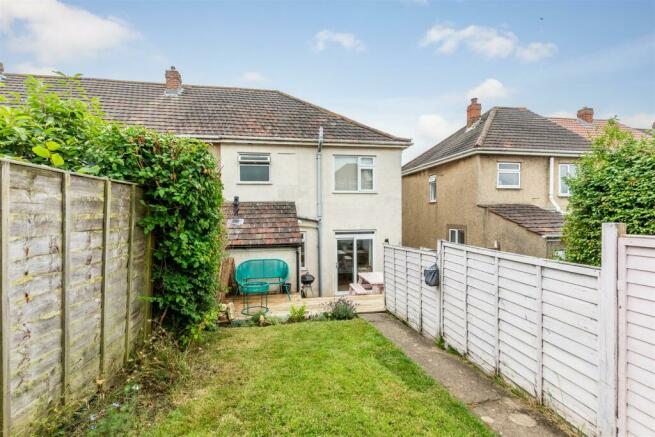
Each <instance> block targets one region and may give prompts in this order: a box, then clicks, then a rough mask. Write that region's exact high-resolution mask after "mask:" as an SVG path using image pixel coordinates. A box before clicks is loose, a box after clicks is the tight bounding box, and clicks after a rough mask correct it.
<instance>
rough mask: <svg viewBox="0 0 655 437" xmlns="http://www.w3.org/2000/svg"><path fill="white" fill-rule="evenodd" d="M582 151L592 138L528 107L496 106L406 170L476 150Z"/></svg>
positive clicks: (404, 171) (427, 152)
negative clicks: (575, 131)
mask: <svg viewBox="0 0 655 437" xmlns="http://www.w3.org/2000/svg"><path fill="white" fill-rule="evenodd" d="M480 149H484V150H490V151H492V152H493V151H494V150H499V151H512V150H516V152H517V154H521V153H522V152H531V151H535V152H536V151H544V150H547V151H553V152H562V151H566V152H576V151H578V152H580V151H585V150H589V149H590V143H589V141H588V140H586V139H584V138H581V137H580V136H579V135H576V134H574V133H573V132H571V131H570V130H568V129H566V128H564V127H562V126H560V125H559V124H557V123H555V122H553V121H551V120H549V119H548V118H546V117H542V116H541V115H539V114H536V113H534V112H532V111H530V110H528V109H526V108H508V107H494V108H491V109H490V110H489V111H487V112H485V113H484V114H482V116H481V117H480V120H478V121H477V122H476V123H474V124H473V125H472V126H471V127H470V128H466V126H464V127H462V128H461V129H460V130H458V131H457V132H455V133H454V134H452V135H451V136H449V137H448V138H446V139H445V140H443V141H441V142H440V143H439V144H437V145H436V146H434V147H432V148H431V149H429V150H427V151H426V152H424V153H423V154H421V155H419V156H418V157H416V158H415V159H413V160H412V161H410V162H408V163H407V164H405V165H404V166H403V173H406V172H410V171H412V170H416V169H418V168H424V167H427V166H429V165H430V164H433V163H435V164H437V163H439V162H440V161H443V160H446V159H448V158H451V157H454V156H456V155H458V154H461V153H464V152H468V151H471V152H472V151H475V150H480Z"/></svg>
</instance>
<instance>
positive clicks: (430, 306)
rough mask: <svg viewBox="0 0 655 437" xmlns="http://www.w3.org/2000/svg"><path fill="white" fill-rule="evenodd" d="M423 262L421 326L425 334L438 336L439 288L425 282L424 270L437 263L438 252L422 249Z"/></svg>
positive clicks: (420, 270)
mask: <svg viewBox="0 0 655 437" xmlns="http://www.w3.org/2000/svg"><path fill="white" fill-rule="evenodd" d="M420 257H421V263H420V268H419V272H420V274H421V278H420V283H421V327H422V331H423V334H424V335H426V336H428V337H431V338H436V337H438V336H439V326H440V317H439V315H440V314H441V312H440V311H441V310H440V306H441V301H440V299H439V290H438V287H436V286H430V285H427V284H426V283H425V280H424V278H423V271H424V270H425V269H428V268H431V267H432V266H434V265H435V264H437V253H436V252H431V251H421V253H420Z"/></svg>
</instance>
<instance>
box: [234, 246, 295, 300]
mask: <svg viewBox="0 0 655 437" xmlns="http://www.w3.org/2000/svg"><path fill="white" fill-rule="evenodd" d="M229 255H230V256H231V257H232V258H234V266H235V267H236V266H238V265H239V264H241V263H242V262H244V261H247V260H250V259H271V258H274V259H281V260H282V261H285V262H286V263H287V264H288V265H289V278H288V279H287V282H291V291H293V292H295V291H297V289H296V249H295V248H292V247H276V248H271V249H259V248H256V249H255V248H253V249H230V251H229ZM270 291H271V292H273V291H277V289H271V290H270Z"/></svg>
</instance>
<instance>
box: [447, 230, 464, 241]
mask: <svg viewBox="0 0 655 437" xmlns="http://www.w3.org/2000/svg"><path fill="white" fill-rule="evenodd" d="M464 234H465V232H464V229H460V228H448V241H450V242H451V243H459V244H464V242H465V238H464V237H465V235H464Z"/></svg>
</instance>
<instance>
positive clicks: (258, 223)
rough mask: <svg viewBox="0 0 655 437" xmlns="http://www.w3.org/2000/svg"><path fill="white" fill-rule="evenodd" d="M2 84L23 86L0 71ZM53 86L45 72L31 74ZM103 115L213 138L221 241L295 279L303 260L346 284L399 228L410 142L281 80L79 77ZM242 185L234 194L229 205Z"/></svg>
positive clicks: (325, 289) (327, 289)
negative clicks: (226, 82)
mask: <svg viewBox="0 0 655 437" xmlns="http://www.w3.org/2000/svg"><path fill="white" fill-rule="evenodd" d="M2 76H3V82H4V83H5V85H6V86H5V87H3V88H2V89H0V92H2V93H7V92H11V91H17V92H23V91H24V88H23V82H24V80H25V79H26V77H27V76H26V75H21V74H10V73H4V74H3V75H2ZM36 77H37V78H38V79H40V80H42V81H44V82H46V83H49V84H51V85H52V87H53V88H52V89H54V90H57V89H60V88H61V85H60V84H59V80H58V78H56V77H52V76H36ZM80 83H81V85H82V87H83V88H84V89H85V90H86V92H87V93H88V95H89V96H91V97H97V98H98V99H99V100H100V104H101V107H102V109H103V110H104V112H105V113H106V116H107V118H109V119H113V120H118V121H121V122H124V123H128V124H135V125H143V126H146V127H149V128H153V129H156V130H159V131H162V132H171V133H173V134H175V135H179V136H184V137H194V138H198V139H201V140H203V141H205V142H207V143H209V144H211V147H212V151H213V153H214V155H215V156H216V157H217V158H218V161H219V162H220V166H221V175H222V181H223V184H224V197H225V199H226V200H225V201H226V205H225V213H226V216H227V217H228V228H229V241H228V249H229V250H230V252H231V253H232V254H233V255H234V256H235V258H236V259H237V262H239V261H240V260H243V259H245V258H248V257H257V258H282V259H285V260H286V261H287V263H288V264H289V266H290V272H291V278H290V280H291V282H292V287H293V289H294V290H295V289H296V287H297V278H298V276H299V274H302V273H303V272H304V271H307V272H309V273H311V274H312V275H314V276H315V277H316V278H317V281H316V282H315V283H314V284H313V290H314V292H316V293H317V292H318V291H319V284H320V291H321V293H322V294H323V295H325V296H329V295H334V294H335V293H338V292H340V291H344V292H347V290H348V286H349V284H350V283H352V282H355V281H356V275H357V273H358V272H362V271H381V270H382V268H383V251H382V245H383V243H384V242H385V241H389V242H390V243H393V244H399V243H400V240H401V226H402V225H401V214H400V210H401V191H402V190H401V170H400V169H401V152H402V150H403V149H405V148H406V147H408V146H409V145H410V144H411V142H410V141H409V140H408V139H404V138H398V137H395V136H393V135H390V134H387V133H384V132H382V131H379V130H377V129H373V128H371V127H368V126H365V125H363V124H361V123H358V122H356V121H353V120H351V119H348V118H346V117H344V116H341V115H338V114H335V113H333V112H331V111H328V110H326V109H323V108H321V107H318V106H316V105H313V104H311V103H308V102H306V101H303V100H301V99H298V98H296V97H292V96H290V95H288V94H285V93H283V92H280V91H275V90H262V89H247V88H230V87H217V86H201V85H189V84H185V83H183V82H182V77H181V74H180V72H179V71H177V70H176V69H175V68H174V67H171V68H170V69H169V70H167V71H166V73H165V81H164V82H159V83H157V82H137V81H122V80H109V79H93V78H85V77H82V78H81V79H80ZM236 197H238V200H239V202H238V205H233V204H234V203H235V202H234V199H235V198H236Z"/></svg>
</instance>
